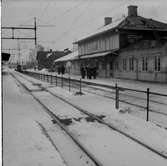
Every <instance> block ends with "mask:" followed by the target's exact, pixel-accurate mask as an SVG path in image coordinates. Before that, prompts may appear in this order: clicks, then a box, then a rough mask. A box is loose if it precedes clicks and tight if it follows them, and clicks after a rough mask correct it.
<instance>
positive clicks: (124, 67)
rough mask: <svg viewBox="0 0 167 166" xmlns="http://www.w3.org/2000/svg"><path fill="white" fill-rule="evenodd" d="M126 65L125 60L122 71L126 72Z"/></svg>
mask: <svg viewBox="0 0 167 166" xmlns="http://www.w3.org/2000/svg"><path fill="white" fill-rule="evenodd" d="M126 64H127V63H126V59H123V70H124V71H126V66H127V65H126Z"/></svg>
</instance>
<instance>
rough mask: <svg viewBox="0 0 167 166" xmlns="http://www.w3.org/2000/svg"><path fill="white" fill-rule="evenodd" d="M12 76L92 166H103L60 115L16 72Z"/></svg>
mask: <svg viewBox="0 0 167 166" xmlns="http://www.w3.org/2000/svg"><path fill="white" fill-rule="evenodd" d="M11 75H12V77H13V78H14V79H15V80H16V81H17V82H18V83H19V84H20V85H21V86H22V87H23V88H24V89H25V90H26V91H27V92H28V93H29V94H30V95H31V96H32V97H33V98H34V100H35V101H37V102H38V103H39V104H40V105H41V106H42V108H43V109H44V110H45V112H46V113H47V114H48V115H49V116H50V117H51V118H52V119H53V120H54V123H56V124H57V125H58V126H59V127H60V128H61V129H62V130H63V131H64V132H65V133H66V134H67V135H68V136H69V137H70V138H71V139H72V140H73V141H74V142H75V144H76V145H77V146H78V147H79V148H80V149H81V150H82V151H83V152H84V153H85V154H86V156H87V157H88V158H89V159H90V160H91V164H90V166H103V164H102V163H100V161H98V160H97V159H96V158H95V156H94V155H93V154H91V153H90V152H89V151H88V150H87V149H86V148H85V147H84V146H83V145H82V143H81V142H80V141H79V140H78V139H77V138H76V137H75V136H74V135H73V133H71V132H70V131H69V130H68V128H67V127H66V126H65V125H64V124H63V123H62V122H61V120H60V119H59V117H58V116H57V115H56V114H54V113H53V112H52V111H51V110H50V109H49V108H48V107H47V106H46V105H45V104H43V103H42V101H41V100H40V99H38V98H37V97H36V96H35V95H34V94H33V93H32V91H31V90H30V89H29V88H28V87H27V86H26V85H25V84H24V83H22V82H21V81H20V80H19V79H18V78H17V77H16V76H15V75H14V74H11ZM87 162H88V161H87Z"/></svg>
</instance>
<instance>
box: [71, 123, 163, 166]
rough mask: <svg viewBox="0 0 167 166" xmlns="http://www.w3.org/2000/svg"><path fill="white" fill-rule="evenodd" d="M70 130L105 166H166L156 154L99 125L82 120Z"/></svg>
mask: <svg viewBox="0 0 167 166" xmlns="http://www.w3.org/2000/svg"><path fill="white" fill-rule="evenodd" d="M70 128H71V129H73V132H75V133H76V135H77V136H78V137H79V138H80V139H81V140H82V142H83V143H84V145H85V146H86V147H87V148H88V149H91V151H92V152H93V153H94V154H95V156H97V157H98V158H99V160H100V161H101V162H102V163H104V165H105V166H110V165H111V163H112V165H117V166H122V165H124V166H129V165H135V166H140V165H143V166H144V165H151V166H154V165H155V166H157V165H164V164H166V161H165V160H161V159H160V160H159V159H158V158H159V156H157V155H156V154H153V155H152V152H150V151H149V150H146V149H145V148H144V147H142V146H140V145H138V144H136V143H135V142H133V141H130V140H129V139H128V138H127V137H124V136H122V135H120V134H118V133H117V132H115V131H111V129H109V128H106V127H105V126H102V125H100V124H99V123H96V122H94V123H91V122H90V123H87V122H86V121H85V120H81V122H76V123H75V124H73V125H71V127H70ZM99 131H100V132H99ZM127 145H128V148H127ZM157 157H158V158H157Z"/></svg>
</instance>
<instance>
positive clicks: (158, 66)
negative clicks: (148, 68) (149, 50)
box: [154, 56, 161, 71]
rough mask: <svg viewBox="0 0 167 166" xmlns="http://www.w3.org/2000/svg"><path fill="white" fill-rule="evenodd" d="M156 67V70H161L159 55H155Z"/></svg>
mask: <svg viewBox="0 0 167 166" xmlns="http://www.w3.org/2000/svg"><path fill="white" fill-rule="evenodd" d="M154 69H155V71H160V70H161V60H160V57H159V56H155V59H154Z"/></svg>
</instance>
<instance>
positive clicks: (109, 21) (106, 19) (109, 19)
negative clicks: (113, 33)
mask: <svg viewBox="0 0 167 166" xmlns="http://www.w3.org/2000/svg"><path fill="white" fill-rule="evenodd" d="M111 23H112V17H105V18H104V25H108V24H111Z"/></svg>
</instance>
